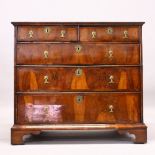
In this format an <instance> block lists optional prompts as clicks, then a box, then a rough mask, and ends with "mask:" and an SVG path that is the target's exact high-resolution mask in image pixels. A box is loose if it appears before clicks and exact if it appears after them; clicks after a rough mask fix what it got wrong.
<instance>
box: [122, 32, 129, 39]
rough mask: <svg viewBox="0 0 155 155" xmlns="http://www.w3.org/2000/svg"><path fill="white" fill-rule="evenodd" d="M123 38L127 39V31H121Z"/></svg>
mask: <svg viewBox="0 0 155 155" xmlns="http://www.w3.org/2000/svg"><path fill="white" fill-rule="evenodd" d="M123 38H124V39H125V38H128V31H127V30H124V31H123Z"/></svg>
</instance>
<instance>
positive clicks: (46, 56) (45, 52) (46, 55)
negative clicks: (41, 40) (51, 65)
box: [44, 51, 48, 59]
mask: <svg viewBox="0 0 155 155" xmlns="http://www.w3.org/2000/svg"><path fill="white" fill-rule="evenodd" d="M44 58H45V59H47V58H48V51H44Z"/></svg>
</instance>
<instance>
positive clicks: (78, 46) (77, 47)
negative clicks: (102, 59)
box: [75, 45, 82, 53]
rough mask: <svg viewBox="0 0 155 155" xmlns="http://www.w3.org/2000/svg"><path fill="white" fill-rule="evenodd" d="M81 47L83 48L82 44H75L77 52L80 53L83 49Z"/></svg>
mask: <svg viewBox="0 0 155 155" xmlns="http://www.w3.org/2000/svg"><path fill="white" fill-rule="evenodd" d="M81 49H82V46H81V45H76V46H75V50H76V52H77V53H79V52H80V51H81Z"/></svg>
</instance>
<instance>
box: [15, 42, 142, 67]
mask: <svg viewBox="0 0 155 155" xmlns="http://www.w3.org/2000/svg"><path fill="white" fill-rule="evenodd" d="M139 63H140V46H139V44H101V43H98V44H93V43H88V44H81V43H80V44H77V43H72V44H66V43H64V44H63V43H60V44H59V43H53V44H48V43H42V44H40V43H37V44H17V64H27V65H33V64H34V65H38V64H65V65H67V64H69V65H70V64H114V65H115V64H116V65H117V64H118V65H121V64H122V65H124V64H125V65H134V64H135V65H137V64H139Z"/></svg>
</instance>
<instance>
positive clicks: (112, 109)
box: [108, 105, 114, 113]
mask: <svg viewBox="0 0 155 155" xmlns="http://www.w3.org/2000/svg"><path fill="white" fill-rule="evenodd" d="M108 108H109V112H110V113H112V112H114V106H113V105H109V106H108Z"/></svg>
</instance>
